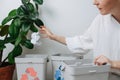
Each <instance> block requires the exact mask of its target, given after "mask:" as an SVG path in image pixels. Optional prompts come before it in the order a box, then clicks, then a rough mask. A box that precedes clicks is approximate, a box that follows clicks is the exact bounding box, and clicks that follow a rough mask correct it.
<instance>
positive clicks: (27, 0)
mask: <svg viewBox="0 0 120 80" xmlns="http://www.w3.org/2000/svg"><path fill="white" fill-rule="evenodd" d="M29 2H30V0H22V3H23V4H27V3H29Z"/></svg>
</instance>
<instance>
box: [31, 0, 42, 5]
mask: <svg viewBox="0 0 120 80" xmlns="http://www.w3.org/2000/svg"><path fill="white" fill-rule="evenodd" d="M33 1H34V2H35V3H36V4H40V5H41V4H43V0H33Z"/></svg>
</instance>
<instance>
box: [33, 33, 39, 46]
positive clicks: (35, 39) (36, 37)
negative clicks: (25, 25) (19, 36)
mask: <svg viewBox="0 0 120 80" xmlns="http://www.w3.org/2000/svg"><path fill="white" fill-rule="evenodd" d="M39 40H40V35H39V32H34V33H32V34H31V43H33V44H34V45H37V46H39V45H41V42H40V41H39Z"/></svg>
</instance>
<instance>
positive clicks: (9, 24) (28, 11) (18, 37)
mask: <svg viewBox="0 0 120 80" xmlns="http://www.w3.org/2000/svg"><path fill="white" fill-rule="evenodd" d="M21 2H22V4H21V5H20V6H19V7H18V8H17V9H13V10H11V11H10V12H9V14H8V16H7V17H6V18H5V19H3V21H2V23H1V26H0V36H1V37H2V38H3V39H0V68H4V67H5V66H6V60H8V63H9V64H14V58H15V57H16V56H19V55H21V54H22V50H23V49H22V47H23V46H25V47H26V48H29V49H32V48H33V47H34V45H33V44H32V43H31V42H30V40H29V39H28V38H27V35H28V32H29V31H32V32H38V28H36V26H38V27H39V26H41V25H44V24H43V22H42V21H41V20H40V19H39V18H38V16H39V12H38V7H39V5H42V4H43V0H33V2H32V3H31V0H21ZM8 43H10V44H12V45H13V46H14V48H13V50H11V52H9V53H8V56H7V57H6V58H5V59H4V60H2V55H3V50H4V49H5V48H6V44H8ZM4 64H5V65H4ZM5 70H6V69H5ZM10 71H11V70H10ZM1 73H2V72H0V76H2V77H0V80H1V79H2V80H12V79H10V77H7V78H6V79H3V76H5V75H4V74H3V75H1ZM7 73H8V72H7ZM10 74H11V73H10Z"/></svg>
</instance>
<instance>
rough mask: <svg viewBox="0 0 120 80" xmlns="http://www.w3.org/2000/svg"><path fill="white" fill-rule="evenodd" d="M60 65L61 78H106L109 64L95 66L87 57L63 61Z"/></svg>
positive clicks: (97, 79)
mask: <svg viewBox="0 0 120 80" xmlns="http://www.w3.org/2000/svg"><path fill="white" fill-rule="evenodd" d="M62 66H63V68H62V76H63V79H62V80H108V76H109V71H110V65H109V64H106V65H102V66H97V65H95V64H94V63H93V62H92V60H89V59H83V60H71V61H64V62H63V65H62ZM58 76H59V75H58Z"/></svg>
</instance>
